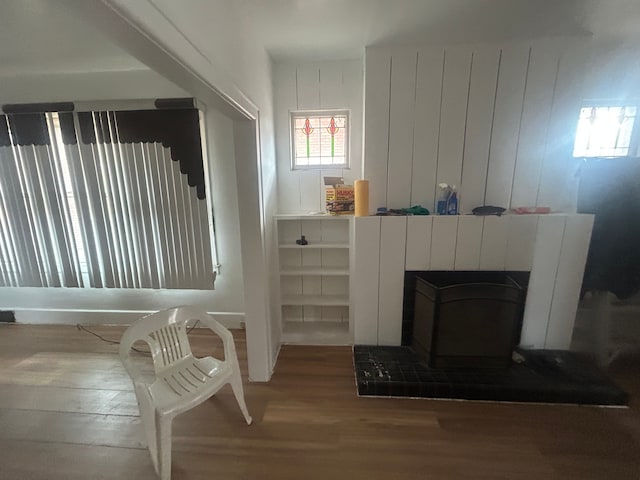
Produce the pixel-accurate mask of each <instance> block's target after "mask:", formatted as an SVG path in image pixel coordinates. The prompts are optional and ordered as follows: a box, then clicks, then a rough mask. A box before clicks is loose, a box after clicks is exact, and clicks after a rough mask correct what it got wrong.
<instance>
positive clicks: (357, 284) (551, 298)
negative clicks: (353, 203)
mask: <svg viewBox="0 0 640 480" xmlns="http://www.w3.org/2000/svg"><path fill="white" fill-rule="evenodd" d="M592 225H593V216H592V215H579V214H569V215H567V214H557V215H504V216H502V217H476V216H472V215H456V216H453V215H451V216H447V215H445V216H415V217H374V216H371V217H359V218H355V219H354V245H355V249H354V255H355V258H354V264H355V268H354V271H353V289H352V298H353V300H354V302H353V314H352V315H353V319H354V333H355V336H354V340H355V343H356V344H373V345H400V341H401V333H402V299H403V289H404V283H403V276H404V271H405V270H409V271H430V270H454V271H474V270H491V271H502V270H506V271H512V270H513V271H529V272H531V277H530V281H529V287H528V291H527V299H526V304H525V312H524V320H523V327H522V337H521V345H522V346H524V347H527V348H556V349H568V348H569V344H570V343H571V335H572V333H573V324H574V320H575V314H576V309H577V306H578V297H579V295H580V287H581V284H582V275H583V273H584V265H585V260H586V257H587V251H588V248H589V241H590V238H591V228H592ZM378 259H379V261H378ZM376 296H377V300H378V301H377V302H375V301H373V302H372V301H371V300H372V299H373V298H376Z"/></svg>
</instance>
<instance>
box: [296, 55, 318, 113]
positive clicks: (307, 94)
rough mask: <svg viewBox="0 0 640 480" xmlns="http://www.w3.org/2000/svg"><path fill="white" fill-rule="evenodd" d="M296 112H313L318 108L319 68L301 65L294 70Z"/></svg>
mask: <svg viewBox="0 0 640 480" xmlns="http://www.w3.org/2000/svg"><path fill="white" fill-rule="evenodd" d="M296 85H297V106H298V110H313V109H317V108H318V107H319V106H320V68H319V67H318V66H317V65H303V66H299V67H298V68H296Z"/></svg>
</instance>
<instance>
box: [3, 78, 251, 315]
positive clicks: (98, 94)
mask: <svg viewBox="0 0 640 480" xmlns="http://www.w3.org/2000/svg"><path fill="white" fill-rule="evenodd" d="M18 78H20V81H18ZM129 86H130V87H131V88H128V87H129ZM185 95H188V94H187V93H186V92H185V91H184V90H182V89H180V88H178V87H177V86H175V85H173V84H172V83H171V82H169V81H167V80H165V79H164V78H162V77H161V76H160V75H158V74H157V73H155V72H153V71H150V70H149V71H126V72H103V73H87V74H70V75H37V76H31V75H28V76H22V77H12V82H3V83H2V89H1V91H0V103H28V102H41V101H63V100H79V101H80V100H109V99H119V100H120V99H136V98H138V99H139V98H162V97H179V96H185ZM205 128H206V132H207V138H206V143H207V147H208V163H209V175H210V179H211V186H212V192H211V200H212V202H213V207H214V214H215V222H216V228H217V234H218V235H217V246H218V260H219V262H220V263H221V265H222V267H221V273H220V274H219V275H218V277H217V279H216V284H215V288H216V289H215V290H214V291H197V290H128V289H57V288H56V289H43V288H0V309H6V310H12V309H15V310H17V312H18V313H17V319H18V321H20V322H24V323H113V324H128V323H130V322H131V321H132V320H134V319H135V318H138V317H140V316H141V315H144V314H145V313H147V312H150V311H156V310H159V309H162V308H168V307H171V306H175V305H181V304H191V305H197V306H199V307H201V308H203V309H204V310H206V311H209V312H220V313H221V314H223V317H224V318H231V319H234V321H235V322H236V323H237V322H239V321H240V320H243V312H244V288H243V278H242V265H241V252H240V232H239V222H238V218H239V209H238V192H237V184H236V171H235V151H234V144H233V123H232V121H231V120H230V119H228V118H227V117H225V116H224V115H222V114H220V113H218V112H216V111H215V110H209V111H207V112H206V115H205ZM65 310H68V311H67V312H65Z"/></svg>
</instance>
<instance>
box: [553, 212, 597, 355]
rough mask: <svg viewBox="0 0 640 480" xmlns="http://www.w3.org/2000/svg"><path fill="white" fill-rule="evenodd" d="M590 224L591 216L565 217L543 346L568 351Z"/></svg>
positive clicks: (588, 240)
mask: <svg viewBox="0 0 640 480" xmlns="http://www.w3.org/2000/svg"><path fill="white" fill-rule="evenodd" d="M592 227H593V216H592V215H572V216H570V217H567V221H566V224H565V228H564V237H563V239H562V248H561V250H560V260H559V262H558V272H557V274H556V283H555V287H554V290H553V301H552V303H551V313H550V315H549V326H548V327H547V335H546V340H545V348H550V349H561V350H568V349H569V346H570V345H571V337H572V335H573V325H574V323H575V319H576V310H577V307H578V300H579V298H580V289H581V288H582V277H583V275H584V266H585V262H586V260H587V253H588V251H589V242H590V240H591V229H592Z"/></svg>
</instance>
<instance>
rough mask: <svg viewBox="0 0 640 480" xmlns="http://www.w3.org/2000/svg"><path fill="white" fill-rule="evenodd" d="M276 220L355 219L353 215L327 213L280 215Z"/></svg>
mask: <svg viewBox="0 0 640 480" xmlns="http://www.w3.org/2000/svg"><path fill="white" fill-rule="evenodd" d="M275 218H277V219H278V220H349V219H350V218H353V215H328V214H326V213H319V214H316V215H314V214H306V215H305V214H304V213H303V214H297V213H293V214H288V213H283V214H280V215H276V216H275Z"/></svg>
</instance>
